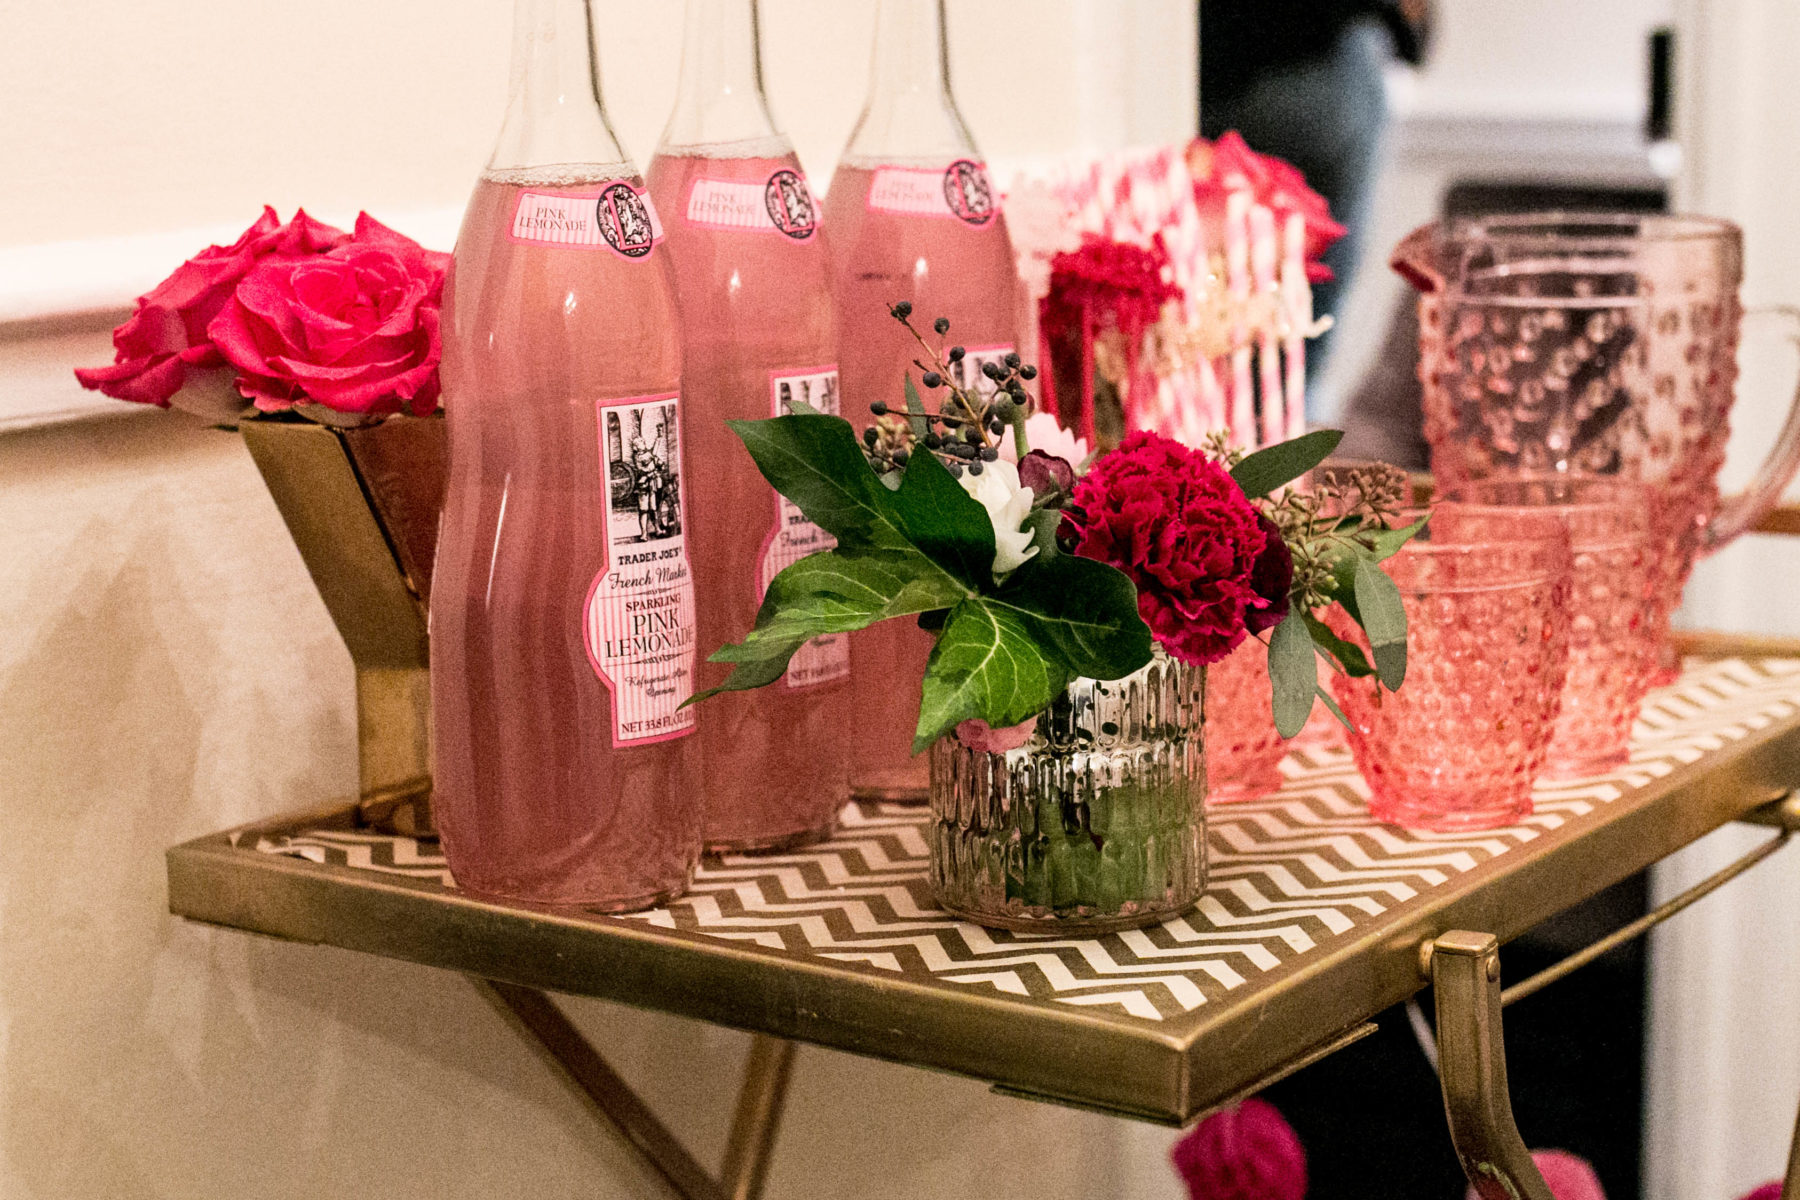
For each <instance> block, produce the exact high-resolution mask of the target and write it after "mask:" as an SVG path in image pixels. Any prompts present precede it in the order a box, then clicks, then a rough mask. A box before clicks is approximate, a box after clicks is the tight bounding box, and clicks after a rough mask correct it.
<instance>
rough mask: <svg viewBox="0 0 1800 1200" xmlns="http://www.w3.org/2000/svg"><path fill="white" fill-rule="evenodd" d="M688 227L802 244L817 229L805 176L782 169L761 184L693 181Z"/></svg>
mask: <svg viewBox="0 0 1800 1200" xmlns="http://www.w3.org/2000/svg"><path fill="white" fill-rule="evenodd" d="M686 216H687V219H688V221H689V223H690V224H694V225H703V226H705V227H707V228H709V229H730V230H735V231H738V232H742V233H784V234H786V235H787V236H788V237H791V238H793V239H794V240H795V241H805V240H806V239H807V238H810V237H811V236H812V235H813V231H814V230H815V229H817V228H818V225H819V222H818V209H817V206H816V204H815V203H814V201H813V195H812V190H811V189H810V188H808V187H807V186H806V177H805V176H804V175H801V174H800V173H799V172H798V171H788V170H781V171H777V172H775V173H774V174H773V175H771V176H769V178H768V179H767V180H765V181H763V182H762V183H756V182H752V181H747V180H741V179H696V180H694V186H693V187H691V188H690V189H688V199H687V210H686Z"/></svg>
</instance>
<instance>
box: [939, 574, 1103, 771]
mask: <svg viewBox="0 0 1800 1200" xmlns="http://www.w3.org/2000/svg"><path fill="white" fill-rule="evenodd" d="M1071 678H1073V676H1072V675H1071V674H1070V672H1069V671H1068V669H1067V668H1066V667H1064V666H1063V665H1062V664H1061V663H1059V662H1056V661H1053V660H1052V659H1051V658H1048V657H1046V656H1045V654H1044V652H1043V650H1042V649H1041V648H1040V646H1039V643H1038V640H1037V636H1036V634H1035V632H1034V631H1033V630H1032V628H1031V626H1030V625H1029V624H1028V623H1027V621H1026V618H1025V617H1024V616H1023V615H1022V614H1020V613H1019V612H1017V611H1014V610H1012V609H1009V608H1006V607H1003V606H1001V605H998V604H995V603H993V602H992V601H991V600H989V599H987V598H985V597H980V596H977V597H974V598H971V599H968V600H965V601H963V602H962V603H961V604H958V605H957V606H956V607H955V608H954V609H952V610H951V611H950V619H949V620H948V621H947V622H946V623H945V625H944V632H943V633H941V634H939V635H938V641H937V645H936V646H934V647H933V648H932V651H931V659H930V662H929V663H928V664H927V666H926V668H925V686H924V692H923V698H922V701H921V703H920V706H919V724H918V729H917V731H916V732H915V733H914V736H913V753H914V754H918V753H919V752H921V751H923V750H924V749H925V748H926V747H928V746H930V745H931V743H933V742H935V741H936V740H937V739H938V738H940V737H942V736H943V735H944V734H945V733H947V732H949V731H950V730H951V729H954V728H955V727H956V726H957V725H958V724H959V723H961V722H963V721H966V720H968V719H970V718H971V717H981V718H982V719H984V720H986V721H987V723H988V724H990V725H992V726H994V727H995V728H997V729H998V728H1003V727H1005V726H1007V725H1017V724H1018V723H1019V722H1021V721H1023V720H1025V719H1026V718H1028V717H1032V716H1035V715H1036V714H1038V713H1040V712H1042V711H1044V709H1046V708H1048V707H1049V706H1050V702H1051V701H1052V700H1054V699H1056V697H1057V696H1058V695H1059V694H1060V693H1061V692H1062V690H1063V689H1064V688H1065V687H1067V686H1068V685H1069V680H1070V679H1071Z"/></svg>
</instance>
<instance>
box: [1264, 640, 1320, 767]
mask: <svg viewBox="0 0 1800 1200" xmlns="http://www.w3.org/2000/svg"><path fill="white" fill-rule="evenodd" d="M1269 683H1270V685H1271V688H1272V690H1273V692H1274V696H1273V698H1272V703H1271V707H1272V708H1273V710H1274V714H1275V731H1276V732H1277V733H1279V734H1280V735H1281V736H1282V737H1284V738H1291V737H1293V736H1294V735H1295V734H1297V733H1299V732H1300V730H1301V729H1303V728H1305V726H1306V718H1307V717H1309V716H1311V715H1312V702H1313V695H1314V693H1316V692H1317V691H1318V690H1319V682H1318V669H1317V668H1316V667H1315V666H1314V665H1313V640H1312V634H1311V633H1309V632H1308V631H1307V628H1306V621H1305V620H1304V619H1303V618H1302V617H1301V615H1300V612H1299V610H1298V609H1294V608H1290V609H1289V610H1288V615H1287V617H1286V618H1285V619H1284V620H1283V621H1282V622H1281V624H1279V625H1277V626H1276V627H1275V632H1274V633H1273V634H1272V635H1271V636H1270V638H1269Z"/></svg>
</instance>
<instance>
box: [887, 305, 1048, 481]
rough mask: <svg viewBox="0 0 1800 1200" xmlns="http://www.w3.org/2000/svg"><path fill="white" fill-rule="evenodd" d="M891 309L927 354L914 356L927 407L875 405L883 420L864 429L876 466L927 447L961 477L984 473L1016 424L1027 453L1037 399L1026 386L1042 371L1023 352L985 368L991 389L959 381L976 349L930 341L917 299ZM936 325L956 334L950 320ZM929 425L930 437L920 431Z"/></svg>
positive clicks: (891, 465) (942, 332)
mask: <svg viewBox="0 0 1800 1200" xmlns="http://www.w3.org/2000/svg"><path fill="white" fill-rule="evenodd" d="M888 312H889V313H890V314H891V315H892V316H893V318H894V319H895V320H896V321H898V322H900V323H901V324H902V325H904V326H906V331H907V332H908V333H910V334H912V335H913V338H914V340H915V341H917V342H918V343H919V347H920V349H922V350H923V351H924V352H925V356H924V358H915V359H914V360H913V365H914V366H915V367H917V368H918V369H919V372H920V374H919V382H920V383H921V384H923V385H924V387H925V392H924V394H922V395H921V397H920V399H921V402H922V403H923V407H924V411H923V412H908V411H907V410H906V408H905V407H904V406H900V407H894V406H891V405H889V404H888V403H887V402H886V401H883V400H877V401H875V403H873V404H871V405H869V411H870V412H872V413H874V414H875V417H876V423H875V424H874V425H871V426H870V427H869V428H867V429H865V430H863V445H864V446H865V447H866V448H867V450H868V455H869V461H870V463H871V464H872V465H873V466H874V468H875V470H876V471H877V472H880V473H884V474H885V473H886V472H888V471H892V470H895V469H896V468H899V467H904V466H905V465H906V463H907V461H908V459H909V458H910V457H911V455H912V454H913V453H915V452H916V451H917V450H918V448H919V447H920V446H921V445H923V447H924V448H925V449H927V450H929V451H931V452H932V453H934V454H936V455H937V456H938V458H939V459H941V460H942V461H943V463H944V465H945V466H946V467H948V468H949V469H950V473H951V474H952V475H961V474H962V473H963V472H964V471H965V470H966V471H968V472H969V473H970V474H971V475H979V474H981V472H982V469H983V466H984V464H986V463H991V462H993V461H994V460H996V459H998V458H999V457H1000V449H999V444H998V443H999V439H1000V438H1001V437H1003V436H1005V434H1006V432H1007V429H1008V427H1011V428H1012V429H1014V430H1015V431H1016V432H1015V434H1014V436H1015V437H1017V438H1018V439H1019V442H1020V443H1021V453H1022V443H1023V441H1024V427H1025V418H1026V416H1027V415H1028V414H1029V413H1030V411H1031V397H1030V395H1029V394H1028V393H1027V392H1026V390H1025V385H1026V384H1027V383H1029V382H1030V381H1031V380H1033V379H1035V378H1037V368H1036V367H1034V366H1032V365H1031V364H1030V363H1027V362H1023V361H1021V360H1020V358H1019V356H1018V355H1017V354H1008V355H1007V356H1006V357H1005V358H1003V359H1001V360H1000V361H998V362H987V363H983V364H982V365H981V376H982V378H983V379H985V380H986V381H987V384H986V386H983V385H982V384H980V383H978V382H976V381H975V380H969V382H968V383H966V384H959V383H958V382H956V381H957V380H958V379H964V378H967V375H968V371H967V368H966V367H963V366H962V365H961V364H962V363H963V362H964V360H965V359H967V358H968V351H967V350H966V349H965V348H963V347H962V346H944V345H943V344H942V342H941V341H940V343H939V345H938V346H936V347H934V346H932V345H931V343H929V342H927V341H926V340H925V337H924V335H922V334H921V333H920V332H919V331H918V330H917V329H915V328H913V324H912V313H913V306H912V304H911V302H909V301H906V300H902V301H900V302H899V303H898V304H894V305H891V306H889V308H888ZM931 328H932V332H934V333H936V334H937V336H938V337H939V338H940V339H943V338H946V337H947V336H948V335H949V333H950V321H949V318H947V317H939V318H938V319H937V320H935V321H933V322H932V323H931ZM921 428H922V429H923V430H924V434H923V436H920V434H919V432H918V431H919V430H920V429H921Z"/></svg>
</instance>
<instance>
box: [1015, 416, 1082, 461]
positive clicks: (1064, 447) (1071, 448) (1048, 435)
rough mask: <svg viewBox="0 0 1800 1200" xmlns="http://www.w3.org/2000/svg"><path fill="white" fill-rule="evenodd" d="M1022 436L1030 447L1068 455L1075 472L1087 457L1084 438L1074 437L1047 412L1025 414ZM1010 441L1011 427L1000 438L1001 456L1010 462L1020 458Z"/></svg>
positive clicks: (1057, 454) (1060, 456)
mask: <svg viewBox="0 0 1800 1200" xmlns="http://www.w3.org/2000/svg"><path fill="white" fill-rule="evenodd" d="M1025 440H1026V441H1027V442H1029V443H1030V444H1031V448H1032V449H1033V450H1042V451H1043V452H1044V453H1045V454H1051V455H1055V456H1056V457H1057V458H1062V459H1067V460H1068V463H1069V465H1070V466H1071V467H1074V468H1075V471H1076V473H1077V474H1079V473H1080V471H1081V464H1082V463H1084V462H1086V461H1087V458H1088V453H1089V451H1088V444H1087V439H1086V438H1079V437H1076V436H1075V435H1074V434H1072V433H1070V432H1069V431H1068V430H1066V429H1064V428H1063V427H1062V426H1061V425H1058V424H1057V423H1056V418H1055V417H1053V416H1051V415H1050V414H1049V413H1047V412H1041V413H1032V414H1031V415H1030V416H1029V417H1026V418H1025ZM1013 441H1014V439H1013V436H1012V431H1011V430H1008V431H1007V432H1006V433H1005V435H1003V436H1002V437H1001V439H1000V457H1001V458H1003V459H1005V460H1006V461H1007V462H1010V463H1016V462H1018V461H1019V452H1018V450H1017V449H1016V448H1015V447H1014V445H1013Z"/></svg>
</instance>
